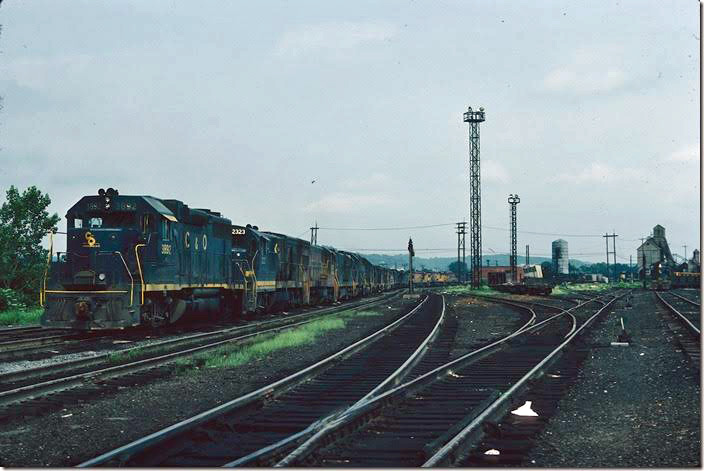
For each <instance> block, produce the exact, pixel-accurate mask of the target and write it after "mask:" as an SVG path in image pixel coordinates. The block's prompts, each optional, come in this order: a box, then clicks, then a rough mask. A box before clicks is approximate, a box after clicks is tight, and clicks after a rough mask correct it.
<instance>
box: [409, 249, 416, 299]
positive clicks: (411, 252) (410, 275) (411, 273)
mask: <svg viewBox="0 0 704 471" xmlns="http://www.w3.org/2000/svg"><path fill="white" fill-rule="evenodd" d="M415 255H416V253H415V251H414V250H413V239H411V238H410V237H409V238H408V266H409V270H408V291H409V292H410V293H413V257H415Z"/></svg>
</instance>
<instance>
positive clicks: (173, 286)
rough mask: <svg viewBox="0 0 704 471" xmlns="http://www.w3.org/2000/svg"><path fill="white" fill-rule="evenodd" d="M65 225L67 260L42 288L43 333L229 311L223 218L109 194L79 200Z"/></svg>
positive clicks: (57, 263) (225, 223)
mask: <svg viewBox="0 0 704 471" xmlns="http://www.w3.org/2000/svg"><path fill="white" fill-rule="evenodd" d="M66 219H67V244H66V253H65V254H63V255H61V256H58V257H57V260H56V261H54V262H52V263H51V265H50V267H49V269H48V278H47V279H46V280H45V283H44V284H43V286H42V295H41V297H42V304H43V305H44V306H45V311H44V314H43V315H42V319H41V323H42V325H44V326H48V327H65V328H76V329H84V330H85V329H112V328H124V327H131V326H136V325H139V324H143V323H147V324H151V325H159V324H163V323H168V322H174V321H176V320H177V319H179V318H180V317H181V316H183V315H184V314H185V313H186V312H189V311H192V312H199V313H204V312H206V311H207V312H211V311H220V308H221V307H222V306H223V300H224V296H223V294H222V293H223V291H224V290H227V289H229V288H231V286H230V284H229V280H230V265H229V263H227V262H226V261H227V260H228V259H229V254H230V247H231V241H230V238H229V227H230V220H229V219H225V218H222V217H220V215H219V213H215V212H212V211H210V210H206V209H190V208H188V206H186V205H184V204H183V203H181V202H180V201H177V200H159V199H157V198H153V197H151V196H121V195H119V194H118V192H117V191H115V190H112V189H110V190H108V191H107V192H105V191H103V190H101V191H100V192H99V193H98V196H85V197H83V198H81V200H80V201H79V202H78V203H76V204H75V205H74V206H73V207H71V208H70V209H69V211H68V212H67V214H66Z"/></svg>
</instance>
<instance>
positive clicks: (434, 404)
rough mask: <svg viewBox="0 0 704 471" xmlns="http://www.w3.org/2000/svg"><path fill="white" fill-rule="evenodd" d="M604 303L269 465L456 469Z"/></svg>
mask: <svg viewBox="0 0 704 471" xmlns="http://www.w3.org/2000/svg"><path fill="white" fill-rule="evenodd" d="M606 298H607V300H606V304H605V305H604V306H601V307H599V309H598V310H597V311H596V313H595V312H594V309H589V308H588V307H587V306H586V304H588V303H592V301H587V302H584V303H581V304H579V305H577V306H574V307H573V308H570V309H567V310H565V311H564V312H562V313H560V314H557V315H555V316H551V317H548V318H547V319H544V320H542V321H540V322H537V323H534V324H533V325H531V326H530V327H526V328H522V329H519V330H518V331H517V332H515V333H513V334H511V335H509V336H507V337H505V338H503V339H501V340H500V341H497V342H494V343H493V344H490V345H487V346H485V347H484V348H481V349H478V350H476V351H473V352H470V353H468V354H466V355H464V356H462V357H460V358H458V359H456V360H453V361H451V362H449V363H447V364H445V365H442V366H440V367H438V368H436V369H434V370H432V371H430V372H428V373H427V374H425V375H422V376H420V377H418V378H415V379H414V380H412V381H409V382H407V383H406V384H403V385H400V386H399V387H397V388H394V389H392V390H390V391H388V392H386V393H384V394H382V395H380V396H378V397H376V398H374V399H372V400H370V401H367V402H365V403H362V404H356V405H355V406H353V407H351V408H350V409H348V410H346V411H344V412H342V413H340V414H338V415H337V416H336V417H333V418H331V419H329V421H328V423H327V424H326V426H325V427H324V428H322V429H321V430H319V431H318V432H317V433H316V435H315V436H313V437H311V438H310V439H309V440H308V441H306V442H305V443H303V444H302V445H301V446H299V447H298V448H297V449H295V450H293V451H292V452H290V453H288V455H287V456H285V457H283V458H281V459H279V460H278V462H275V463H276V465H277V466H292V465H293V466H301V465H308V466H331V467H332V466H354V467H367V466H375V467H383V466H403V467H406V466H408V467H411V466H413V467H416V466H420V465H426V466H449V465H453V464H457V463H458V461H459V460H461V459H463V458H464V456H465V454H466V453H467V452H468V450H471V449H472V447H473V446H474V445H476V444H478V443H479V442H480V441H481V439H482V438H483V437H484V435H485V433H486V432H485V428H486V427H490V425H489V424H491V423H495V422H496V421H497V420H499V419H501V417H502V416H503V414H505V413H506V412H507V411H508V410H509V409H510V408H511V407H513V406H514V404H515V402H514V401H516V400H518V398H519V397H520V395H521V394H522V393H523V392H525V391H526V390H527V388H528V387H529V386H530V385H531V384H532V381H533V380H534V379H535V378H537V377H538V376H540V375H541V374H543V373H544V372H545V371H546V370H547V369H548V368H550V367H551V366H553V364H554V362H555V361H556V360H558V359H559V358H560V357H561V353H562V351H563V350H564V349H565V347H566V346H568V345H570V344H571V342H572V341H573V340H574V339H575V338H576V337H577V336H578V335H579V334H581V333H582V332H583V331H584V330H585V329H586V328H587V327H588V326H589V325H590V324H592V323H593V321H594V319H596V318H597V316H598V315H599V314H601V313H603V312H604V311H605V310H607V309H608V307H610V305H611V303H613V301H614V300H615V299H616V298H615V297H612V296H607V297H606ZM571 316H574V318H575V319H576V320H577V322H578V327H577V328H576V329H575V328H574V321H573V318H572V317H571ZM565 335H567V338H565ZM485 424H487V425H486V427H485ZM231 464H242V463H231ZM264 464H267V463H264Z"/></svg>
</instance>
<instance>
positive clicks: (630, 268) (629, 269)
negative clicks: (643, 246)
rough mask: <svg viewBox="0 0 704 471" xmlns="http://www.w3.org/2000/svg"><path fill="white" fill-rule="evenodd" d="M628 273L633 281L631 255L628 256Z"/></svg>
mask: <svg viewBox="0 0 704 471" xmlns="http://www.w3.org/2000/svg"><path fill="white" fill-rule="evenodd" d="M628 274H629V275H630V278H631V282H633V255H629V256H628Z"/></svg>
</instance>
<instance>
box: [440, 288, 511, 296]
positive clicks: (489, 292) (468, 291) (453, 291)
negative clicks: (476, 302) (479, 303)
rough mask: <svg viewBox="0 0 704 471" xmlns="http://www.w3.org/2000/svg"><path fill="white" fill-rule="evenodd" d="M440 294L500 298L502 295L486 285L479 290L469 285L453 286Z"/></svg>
mask: <svg viewBox="0 0 704 471" xmlns="http://www.w3.org/2000/svg"><path fill="white" fill-rule="evenodd" d="M442 294H450V295H467V296H501V295H503V293H501V292H500V291H496V290H495V289H493V288H490V287H488V286H486V285H482V286H480V287H479V288H476V289H475V288H472V287H471V286H470V285H454V286H448V287H447V288H445V289H444V290H443V291H442Z"/></svg>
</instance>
